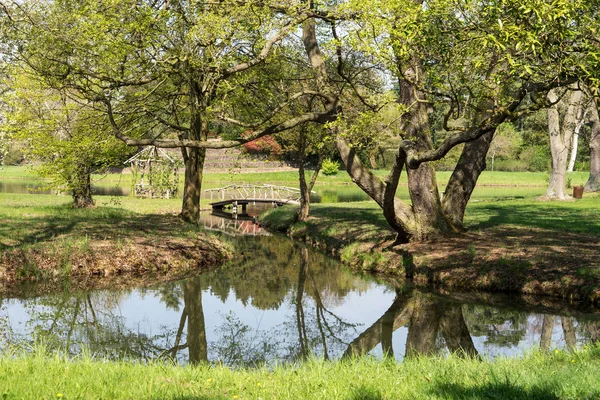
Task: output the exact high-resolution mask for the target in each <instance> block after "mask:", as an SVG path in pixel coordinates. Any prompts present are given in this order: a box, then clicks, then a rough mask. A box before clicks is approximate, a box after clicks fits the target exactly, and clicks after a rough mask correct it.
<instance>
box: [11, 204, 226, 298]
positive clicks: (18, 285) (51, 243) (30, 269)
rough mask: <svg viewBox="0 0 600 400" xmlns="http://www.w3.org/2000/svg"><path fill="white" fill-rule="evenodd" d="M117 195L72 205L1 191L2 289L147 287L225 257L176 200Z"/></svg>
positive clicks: (221, 246)
mask: <svg viewBox="0 0 600 400" xmlns="http://www.w3.org/2000/svg"><path fill="white" fill-rule="evenodd" d="M117 200H118V201H116V200H115V199H114V198H112V199H111V198H102V197H97V198H96V202H97V204H98V206H97V207H95V208H90V209H73V208H72V207H71V205H70V204H69V203H70V199H69V198H68V197H62V196H41V195H40V196H33V195H27V194H25V195H20V194H0V204H2V207H0V222H1V223H0V282H1V285H0V291H3V292H4V293H12V292H15V293H18V292H20V291H21V289H22V286H23V285H24V284H26V283H28V282H44V285H45V286H44V287H42V288H39V289H40V290H50V289H52V288H55V287H56V286H59V287H61V288H62V287H64V286H65V285H66V284H68V285H71V284H72V285H76V286H80V285H82V286H83V288H86V287H104V286H111V287H120V286H122V285H123V284H128V285H144V284H145V283H146V281H147V280H155V279H165V280H167V279H174V278H176V277H180V276H185V274H187V273H192V272H194V273H197V272H198V271H199V270H202V269H205V268H209V267H210V266H212V265H214V264H216V263H219V262H221V261H222V260H223V259H225V258H227V257H228V256H229V253H230V250H229V248H228V246H226V245H224V244H222V243H221V242H220V240H219V239H217V238H216V237H214V236H212V235H210V234H207V233H206V232H203V231H202V230H201V229H200V228H198V227H195V226H192V225H190V224H184V223H182V222H181V221H180V220H179V219H178V218H177V217H176V216H175V215H174V214H173V213H172V211H173V210H174V209H175V210H176V209H177V208H178V206H179V200H141V199H135V198H119V199H117ZM124 275H126V276H127V277H128V278H127V279H124V278H123V276H124Z"/></svg>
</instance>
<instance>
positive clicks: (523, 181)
mask: <svg viewBox="0 0 600 400" xmlns="http://www.w3.org/2000/svg"><path fill="white" fill-rule="evenodd" d="M374 173H375V175H377V176H379V177H384V176H385V175H386V174H387V173H388V171H387V170H375V171H374ZM306 174H307V176H310V175H311V174H312V171H307V172H306ZM450 175H451V172H450V171H438V172H437V181H438V184H439V185H440V186H442V187H443V186H445V185H446V182H447V181H448V179H449V177H450ZM588 175H589V173H588V172H587V171H576V172H570V173H568V174H567V180H569V181H570V183H571V185H583V184H584V183H585V182H586V180H587V178H588ZM12 179H21V180H26V181H30V182H33V181H35V180H36V175H35V173H34V172H33V171H32V170H31V168H28V167H25V166H5V167H2V169H0V181H3V180H12ZM93 182H94V184H95V185H99V186H114V185H116V184H118V185H119V187H124V188H128V187H129V186H130V185H131V174H129V173H112V174H102V175H94V176H93ZM180 182H183V174H180ZM224 182H231V183H252V184H263V183H271V184H285V185H294V186H297V185H298V172H297V171H274V172H264V171H257V172H246V171H243V170H239V169H237V170H236V169H232V170H231V171H229V172H222V171H220V172H214V171H210V170H208V171H205V176H204V183H205V184H206V185H207V186H213V185H214V184H221V183H224ZM400 183H401V184H406V174H402V177H401V178H400ZM331 184H352V180H351V179H350V177H349V176H348V174H347V173H346V172H345V171H343V170H340V171H339V172H338V173H337V174H336V175H332V176H325V175H320V176H319V179H318V180H317V185H331ZM478 184H479V185H502V186H529V187H531V186H541V187H544V186H547V185H548V172H504V171H484V172H483V173H482V174H481V176H480V177H479V180H478Z"/></svg>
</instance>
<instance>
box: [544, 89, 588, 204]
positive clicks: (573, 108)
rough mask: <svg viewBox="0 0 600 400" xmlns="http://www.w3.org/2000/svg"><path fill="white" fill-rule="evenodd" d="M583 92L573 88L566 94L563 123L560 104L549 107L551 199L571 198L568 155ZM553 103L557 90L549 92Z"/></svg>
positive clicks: (549, 191)
mask: <svg viewBox="0 0 600 400" xmlns="http://www.w3.org/2000/svg"><path fill="white" fill-rule="evenodd" d="M582 95H583V93H582V92H581V91H580V90H573V91H571V92H570V93H567V94H566V95H565V97H566V99H565V101H566V105H567V109H566V111H565V115H564V118H563V120H562V123H561V118H560V112H559V109H558V104H554V105H553V106H551V107H550V108H549V109H548V134H549V136H550V151H551V153H552V169H551V171H550V183H549V184H548V190H547V191H546V197H547V198H549V199H558V200H565V199H568V198H570V196H569V195H568V194H567V193H566V190H565V187H566V176H567V156H568V154H569V148H570V147H571V139H572V138H573V132H574V130H575V125H576V123H577V122H576V119H577V109H578V107H579V106H580V104H579V103H580V102H581V98H582ZM548 99H549V100H550V101H551V102H552V103H556V102H557V101H558V96H557V94H556V91H554V90H552V91H550V93H549V94H548Z"/></svg>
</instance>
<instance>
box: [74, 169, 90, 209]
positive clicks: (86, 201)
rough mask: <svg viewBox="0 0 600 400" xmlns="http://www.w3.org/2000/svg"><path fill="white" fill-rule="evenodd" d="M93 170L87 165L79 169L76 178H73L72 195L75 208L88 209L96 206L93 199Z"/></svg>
mask: <svg viewBox="0 0 600 400" xmlns="http://www.w3.org/2000/svg"><path fill="white" fill-rule="evenodd" d="M91 176H92V172H91V168H90V167H89V166H87V165H83V166H80V167H79V168H77V172H76V176H75V177H74V178H73V182H72V186H73V189H72V190H71V195H72V197H73V206H74V207H75V208H87V207H93V206H94V199H92V181H91Z"/></svg>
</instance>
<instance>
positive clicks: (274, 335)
mask: <svg viewBox="0 0 600 400" xmlns="http://www.w3.org/2000/svg"><path fill="white" fill-rule="evenodd" d="M394 297H395V294H394V292H393V291H391V290H389V289H387V288H386V287H384V286H381V285H378V284H374V283H372V284H369V285H368V290H367V291H364V290H362V291H360V292H359V291H351V292H350V293H348V294H347V295H346V296H345V297H344V298H343V300H342V301H337V302H335V304H334V305H331V306H330V307H328V308H327V309H328V310H329V311H330V312H331V313H333V314H335V315H336V316H337V317H338V318H341V319H343V320H345V321H347V322H349V323H352V324H357V326H356V331H352V330H351V333H352V335H353V336H358V335H359V334H360V333H361V332H363V331H364V330H365V329H367V328H369V327H370V326H371V325H372V324H373V323H374V322H375V321H376V320H378V318H380V317H381V316H382V315H383V314H384V313H385V312H386V310H387V309H388V308H389V306H390V304H391V303H392V302H393V301H394ZM92 298H93V297H92ZM293 301H294V294H293V293H288V295H287V296H286V300H285V301H284V303H283V304H282V306H281V307H280V308H279V309H277V310H261V309H258V308H256V307H254V306H253V305H252V304H251V302H249V303H248V304H246V305H244V304H242V302H241V301H239V300H237V299H236V298H235V294H234V292H233V290H230V292H229V294H228V296H227V298H226V299H225V300H224V301H222V300H221V299H220V298H218V297H217V296H215V295H213V294H211V290H203V292H202V305H203V312H204V318H205V324H206V325H205V330H206V337H207V342H208V357H209V359H210V360H216V358H217V354H215V351H214V348H213V345H214V344H215V343H217V342H218V341H219V339H220V337H219V336H218V333H219V327H221V326H222V324H223V322H224V319H225V316H226V315H230V314H231V315H234V316H235V317H236V318H237V320H239V322H240V323H241V324H243V325H247V326H248V328H250V331H251V333H252V335H256V336H257V337H258V334H257V332H259V333H260V334H261V335H266V337H268V338H270V339H271V340H273V341H277V340H284V339H285V340H287V341H288V342H292V344H293V342H294V341H297V338H294V337H293V336H291V337H286V338H283V337H278V335H279V334H280V333H281V331H282V326H283V322H284V321H288V322H290V321H294V319H295V304H294V302H293ZM28 303H29V300H19V299H5V300H3V304H2V309H1V310H0V317H2V318H4V319H5V320H6V319H7V320H8V323H9V325H10V327H11V329H12V330H13V332H14V333H16V334H20V335H29V334H31V332H32V329H33V324H32V323H33V321H31V319H30V312H31V305H30V304H28ZM303 304H304V309H305V312H306V313H308V312H309V311H308V310H310V309H311V307H314V301H313V300H312V299H310V300H307V301H305V302H303ZM463 309H464V307H463ZM36 310H37V311H38V312H40V311H45V312H48V311H50V310H51V307H43V306H37V308H36ZM111 315H112V316H113V317H117V318H122V319H123V321H124V327H125V328H126V330H129V331H131V332H135V333H137V334H144V335H147V336H154V335H159V334H160V333H161V332H164V330H165V328H167V329H168V330H169V331H171V332H174V331H175V330H176V329H177V326H178V324H179V321H180V318H181V309H180V311H175V310H173V309H170V308H168V307H166V305H165V304H164V303H163V302H162V301H161V300H160V293H159V292H158V291H155V290H150V291H145V292H142V291H138V290H134V291H132V292H131V293H130V294H129V295H127V296H124V297H122V298H121V299H120V300H119V302H118V304H115V305H114V306H113V308H112V310H111ZM467 319H468V318H467ZM99 320H100V321H101V322H102V320H103V318H99ZM541 321H542V316H541V315H537V314H530V315H528V316H526V317H525V318H523V319H522V323H520V325H519V326H518V328H523V329H524V330H525V333H524V335H522V337H520V338H519V339H518V342H517V344H516V345H514V344H511V343H508V344H504V345H499V344H494V343H489V340H488V337H486V336H485V335H481V334H480V335H478V336H476V335H471V337H472V339H473V343H474V345H475V348H476V349H477V351H478V352H479V354H481V355H484V356H487V357H492V358H493V357H496V356H498V355H505V356H518V355H520V354H522V353H523V352H524V351H526V350H529V349H532V348H536V347H537V346H539V343H540V326H541ZM480 325H485V324H480ZM577 325H578V324H577V323H575V327H576V328H577ZM488 327H490V329H494V330H498V331H500V332H502V330H503V329H504V330H507V331H510V330H511V329H513V328H515V327H513V326H511V323H508V322H507V323H504V324H490V325H489V326H488ZM408 331H409V326H406V325H405V326H402V327H399V328H398V329H396V330H395V332H394V333H393V337H392V343H393V350H394V354H395V357H396V358H397V359H399V360H401V359H403V357H404V351H405V347H406V342H407V335H408ZM0 337H2V335H0ZM172 339H173V333H171V336H170V338H169V337H168V338H166V339H165V338H164V337H163V338H160V339H158V342H159V344H160V345H161V346H163V347H168V342H169V341H172ZM350 340H351V339H350ZM578 341H579V342H580V343H581V342H585V341H586V339H585V338H584V337H583V336H582V335H581V330H580V329H579V331H578ZM436 343H438V352H441V353H442V354H447V352H448V351H447V350H446V349H445V348H443V346H442V345H439V343H442V344H443V340H442V339H441V336H440V334H439V333H438V338H437V340H436ZM565 347H566V343H565V340H564V335H563V331H562V326H561V319H560V317H556V318H555V319H554V325H553V333H552V344H551V347H550V348H551V349H553V348H565ZM342 351H343V349H342ZM184 353H185V352H184ZM369 354H371V355H374V356H378V357H380V356H381V355H382V347H381V344H377V345H376V347H374V348H373V349H372V350H371V351H370V352H369ZM340 355H341V352H340V351H338V353H337V354H331V356H333V357H334V358H338V357H339V356H340ZM182 357H183V359H182ZM186 357H187V355H186V354H183V355H182V354H179V355H178V357H177V358H178V359H180V360H182V361H185V359H186Z"/></svg>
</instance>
